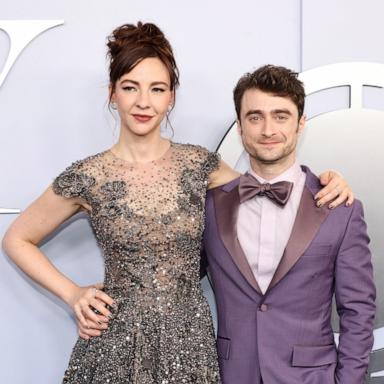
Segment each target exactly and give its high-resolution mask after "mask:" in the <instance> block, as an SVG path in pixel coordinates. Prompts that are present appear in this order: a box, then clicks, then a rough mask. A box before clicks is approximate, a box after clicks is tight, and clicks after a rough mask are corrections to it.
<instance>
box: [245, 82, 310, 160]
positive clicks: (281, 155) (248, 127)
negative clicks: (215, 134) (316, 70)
mask: <svg viewBox="0 0 384 384" xmlns="http://www.w3.org/2000/svg"><path fill="white" fill-rule="evenodd" d="M304 124H305V118H304V116H302V117H301V118H300V120H298V110H297V107H296V105H295V104H294V103H293V101H292V100H291V99H289V98H288V97H281V96H275V95H273V94H272V93H267V92H263V91H260V90H258V89H249V90H247V91H245V93H244V95H243V98H242V101H241V110H240V121H238V128H239V133H240V135H241V138H242V141H243V145H244V148H245V150H246V151H247V152H248V154H249V155H250V160H251V163H252V162H257V163H262V164H281V165H282V166H284V165H290V164H292V163H293V162H294V160H295V155H296V154H295V149H296V144H297V139H298V135H299V133H300V132H301V131H302V130H303V128H304Z"/></svg>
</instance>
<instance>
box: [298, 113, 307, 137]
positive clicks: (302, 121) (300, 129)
mask: <svg viewBox="0 0 384 384" xmlns="http://www.w3.org/2000/svg"><path fill="white" fill-rule="evenodd" d="M306 121H307V117H306V116H305V115H302V116H301V117H300V119H299V125H298V127H297V133H298V134H300V133H302V132H303V131H304V127H305V123H306Z"/></svg>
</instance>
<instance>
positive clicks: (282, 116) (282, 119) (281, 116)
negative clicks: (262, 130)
mask: <svg viewBox="0 0 384 384" xmlns="http://www.w3.org/2000/svg"><path fill="white" fill-rule="evenodd" d="M276 119H277V120H279V121H284V120H287V119H288V117H287V116H285V115H277V116H276Z"/></svg>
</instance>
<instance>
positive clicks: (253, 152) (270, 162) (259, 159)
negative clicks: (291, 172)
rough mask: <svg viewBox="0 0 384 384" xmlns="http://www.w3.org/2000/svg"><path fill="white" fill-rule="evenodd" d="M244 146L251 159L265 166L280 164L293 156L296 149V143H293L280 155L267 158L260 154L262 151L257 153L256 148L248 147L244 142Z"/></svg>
mask: <svg viewBox="0 0 384 384" xmlns="http://www.w3.org/2000/svg"><path fill="white" fill-rule="evenodd" d="M243 146H244V148H245V150H246V152H247V153H248V155H249V157H250V158H252V159H254V160H255V161H257V162H258V163H261V164H265V165H273V164H278V163H280V162H281V161H282V160H284V159H285V158H287V157H288V156H289V155H291V154H292V152H294V151H295V149H296V143H292V145H291V146H289V147H285V148H283V149H282V151H281V152H280V153H276V154H275V155H274V156H271V157H267V156H264V155H263V154H262V153H260V152H261V151H257V150H256V149H254V148H249V147H247V146H246V145H245V144H244V142H243Z"/></svg>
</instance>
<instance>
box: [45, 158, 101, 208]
mask: <svg viewBox="0 0 384 384" xmlns="http://www.w3.org/2000/svg"><path fill="white" fill-rule="evenodd" d="M94 184H95V178H94V177H93V176H89V175H87V174H86V173H85V172H84V170H83V169H82V166H81V162H75V163H73V164H72V165H70V166H69V167H68V168H67V169H66V170H65V171H63V172H62V173H60V175H59V176H57V177H56V178H55V179H54V181H53V183H52V189H53V192H54V193H56V194H57V195H60V196H63V197H67V198H70V197H82V198H84V199H85V200H87V195H88V192H89V189H90V188H91V187H92V186H93V185H94Z"/></svg>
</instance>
